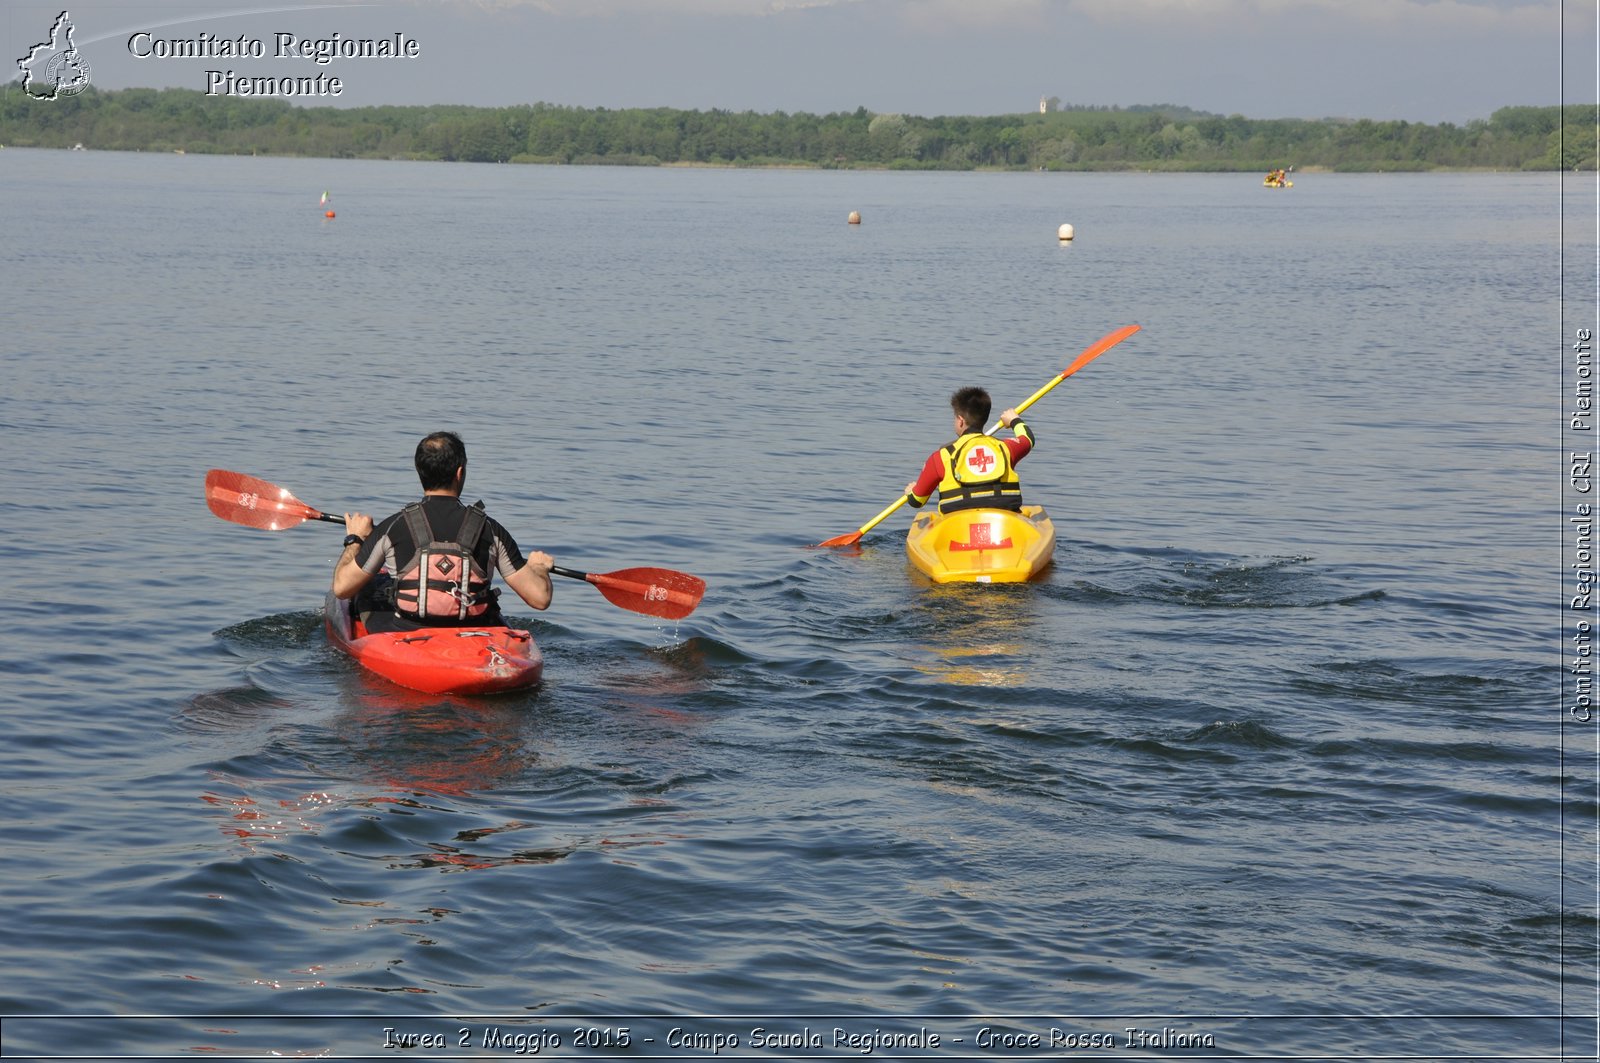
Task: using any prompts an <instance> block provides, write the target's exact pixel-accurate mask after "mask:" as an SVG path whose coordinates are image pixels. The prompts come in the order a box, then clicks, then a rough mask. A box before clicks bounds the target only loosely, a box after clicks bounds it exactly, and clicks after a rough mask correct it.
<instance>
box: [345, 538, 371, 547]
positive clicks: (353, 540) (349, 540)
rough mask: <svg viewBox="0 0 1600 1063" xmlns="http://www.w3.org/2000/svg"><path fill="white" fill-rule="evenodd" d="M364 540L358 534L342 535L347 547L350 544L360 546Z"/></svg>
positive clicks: (350, 545)
mask: <svg viewBox="0 0 1600 1063" xmlns="http://www.w3.org/2000/svg"><path fill="white" fill-rule="evenodd" d="M364 542H366V540H365V539H363V538H362V537H361V536H359V535H346V536H345V537H344V545H345V547H346V548H347V549H348V548H349V547H352V546H360V545H361V544H362V543H364Z"/></svg>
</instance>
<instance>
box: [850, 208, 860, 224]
mask: <svg viewBox="0 0 1600 1063" xmlns="http://www.w3.org/2000/svg"><path fill="white" fill-rule="evenodd" d="M850 224H851V225H860V224H861V212H860V211H859V210H852V211H851V212H850Z"/></svg>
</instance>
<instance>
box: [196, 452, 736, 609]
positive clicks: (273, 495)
mask: <svg viewBox="0 0 1600 1063" xmlns="http://www.w3.org/2000/svg"><path fill="white" fill-rule="evenodd" d="M206 505H207V506H208V507H209V508H210V510H211V512H213V513H215V514H216V515H217V516H219V517H221V518H222V519H223V520H227V521H232V522H233V523H235V524H243V525H245V526H246V527H249V528H261V529H262V530H264V531H283V530H284V529H286V528H293V527H295V526H296V525H299V524H304V523H305V522H306V521H308V520H323V521H327V522H328V523H330V524H343V523H344V518H343V517H341V516H337V515H332V514H328V513H324V512H322V511H321V510H319V509H317V508H316V507H315V506H308V505H306V504H305V503H304V502H302V501H300V500H299V499H298V498H296V497H294V495H292V494H290V493H289V492H288V490H286V489H285V488H282V487H279V486H278V485H277V484H274V483H268V482H267V481H266V480H259V479H257V478H256V477H254V476H246V475H245V474H244V473H242V472H229V471H228V470H226V469H212V470H211V471H210V472H208V473H206ZM550 571H551V572H554V573H555V574H556V575H558V576H566V577H567V578H568V579H581V580H583V581H584V582H586V583H591V584H593V585H594V586H595V587H596V588H597V589H598V590H599V591H600V593H601V594H603V595H605V597H606V600H607V601H609V602H610V603H611V604H612V605H615V606H618V607H619V608H622V609H631V610H632V611H633V612H635V613H643V614H645V615H646V616H659V617H662V618H663V619H666V620H682V619H683V618H684V617H686V616H688V615H689V614H690V613H692V612H694V610H695V606H697V605H699V604H700V599H701V598H702V597H704V596H705V593H706V581H705V580H703V579H701V578H700V577H699V576H691V575H689V574H688V573H687V572H674V571H673V570H672V569H670V568H625V569H622V570H621V571H618V572H608V573H604V574H596V573H591V572H578V571H576V570H574V569H570V568H560V567H554V568H551V569H550Z"/></svg>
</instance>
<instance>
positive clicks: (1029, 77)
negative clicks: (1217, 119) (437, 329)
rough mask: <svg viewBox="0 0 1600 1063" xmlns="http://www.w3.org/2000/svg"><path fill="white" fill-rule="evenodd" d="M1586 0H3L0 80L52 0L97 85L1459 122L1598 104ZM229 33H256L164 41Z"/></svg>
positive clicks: (741, 106) (426, 97)
mask: <svg viewBox="0 0 1600 1063" xmlns="http://www.w3.org/2000/svg"><path fill="white" fill-rule="evenodd" d="M1597 8H1600V0H368V2H347V0H327V2H324V3H298V4H297V3H273V2H272V0H165V2H153V0H78V2H72V0H52V2H49V3H40V2H37V0H0V50H3V52H4V53H5V57H6V67H7V69H8V70H9V71H10V73H11V77H12V79H11V81H10V82H8V83H7V84H8V89H9V90H10V91H17V90H19V89H20V80H19V79H20V76H21V71H20V70H19V69H18V61H19V60H21V59H22V58H23V57H25V56H28V55H29V54H30V51H31V49H32V48H33V46H34V45H37V44H40V43H43V42H46V41H48V40H49V37H50V29H51V26H52V24H53V23H54V21H55V20H56V18H57V17H58V16H59V15H60V14H61V12H62V11H63V10H64V9H65V10H66V11H68V12H69V15H70V20H71V22H72V24H73V27H74V35H73V41H72V43H73V44H74V45H75V46H76V47H77V49H78V52H79V55H80V57H81V58H82V59H83V60H85V61H86V62H87V64H88V68H89V72H90V81H91V83H92V84H93V85H95V86H96V87H97V88H100V89H120V88H128V87H134V86H143V87H150V88H168V87H179V88H192V89H196V90H198V91H207V89H208V88H210V89H212V90H213V91H221V88H222V87H224V86H225V83H223V84H221V85H219V84H217V83H214V82H213V80H212V76H211V75H209V74H208V73H207V72H208V71H213V70H214V71H218V73H219V76H220V75H221V74H222V73H223V72H226V71H230V70H231V71H232V72H233V73H234V74H235V75H236V76H238V77H247V78H254V77H270V78H275V79H278V78H296V79H300V78H314V77H316V76H317V75H319V74H320V75H323V76H324V78H325V79H326V78H331V77H337V78H338V79H339V80H340V83H341V90H340V93H339V95H338V96H337V97H333V96H329V95H322V96H316V97H301V98H298V99H297V102H301V103H307V104H315V105H324V104H326V105H334V106H370V105H380V104H429V103H459V104H471V105H478V106H496V107H498V106H505V105H509V104H520V103H536V102H544V103H551V104H562V105H568V106H575V107H607V108H624V107H673V108H684V109H697V110H709V109H712V108H720V109H723V110H731V111H759V112H772V111H787V112H791V113H792V112H798V111H809V112H812V113H817V114H826V113H830V112H834V111H853V110H855V109H856V108H857V107H865V108H866V109H867V110H868V111H871V112H875V113H901V114H911V115H923V116H934V115H994V114H1009V113H1020V112H1024V111H1036V110H1037V109H1038V106H1039V100H1040V98H1041V97H1051V96H1053V97H1058V98H1059V99H1060V100H1061V101H1062V102H1063V104H1090V105H1096V106H1122V107H1128V106H1135V105H1140V104H1157V103H1172V104H1179V105H1182V106H1186V107H1191V108H1194V109H1196V110H1200V111H1208V112H1213V113H1218V114H1241V115H1244V116H1246V117H1249V118H1285V117H1292V118H1330V117H1338V118H1372V119H1380V120H1389V119H1402V120H1406V121H1413V122H1426V123H1430V124H1431V123H1439V122H1453V123H1455V124H1458V125H1459V124H1464V123H1466V122H1469V121H1472V120H1474V119H1484V118H1488V117H1489V115H1490V114H1491V113H1492V112H1493V111H1495V110H1496V109H1497V108H1500V107H1504V106H1508V105H1536V106H1546V105H1552V104H1557V103H1562V102H1568V103H1583V102H1589V103H1592V102H1595V101H1596V99H1597V93H1600V90H1597V81H1596V52H1597V47H1596V16H1597ZM278 34H289V35H292V36H293V37H294V38H295V39H297V40H311V41H318V40H325V39H330V38H332V37H333V35H334V34H338V35H339V37H340V38H346V39H349V38H353V39H357V40H360V39H366V40H389V41H393V40H394V39H395V38H396V35H400V39H401V40H402V41H413V42H415V48H416V51H417V53H418V54H416V55H415V56H411V57H400V58H386V57H366V58H347V57H339V58H336V59H334V60H333V61H331V62H329V63H326V64H318V63H316V62H315V61H314V60H312V59H309V58H302V57H296V56H294V55H287V56H280V55H278V54H277V47H278V37H277V35H278ZM136 35H138V36H136ZM241 37H243V38H244V39H245V41H246V42H247V44H249V43H251V42H254V43H256V44H259V45H260V46H261V47H262V49H263V51H264V54H263V55H262V56H261V57H260V58H256V57H253V56H248V55H246V56H228V55H215V54H213V55H211V56H202V57H196V58H185V57H181V56H176V55H173V54H171V53H172V51H173V50H174V49H179V50H181V49H182V48H183V47H185V46H187V47H189V48H191V49H192V48H195V47H208V46H209V45H208V43H207V42H210V41H216V40H219V39H225V40H228V41H230V42H237V41H238V39H239V38H241ZM163 50H164V51H165V54H157V53H161V52H162V51H163ZM136 52H142V53H145V54H135V53H136ZM41 61H42V60H41ZM324 88H326V86H324Z"/></svg>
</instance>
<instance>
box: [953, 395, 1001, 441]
mask: <svg viewBox="0 0 1600 1063" xmlns="http://www.w3.org/2000/svg"><path fill="white" fill-rule="evenodd" d="M992 405H993V403H991V402H990V401H989V393H988V392H987V391H985V390H983V389H982V388H961V389H960V390H958V391H956V393H955V394H953V395H951V396H950V409H952V410H954V411H955V412H956V414H958V415H959V416H960V417H961V419H962V420H964V421H966V422H967V428H968V429H970V430H971V431H974V432H981V431H983V423H984V422H985V421H987V420H988V419H989V408H990V407H991V406H992Z"/></svg>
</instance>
